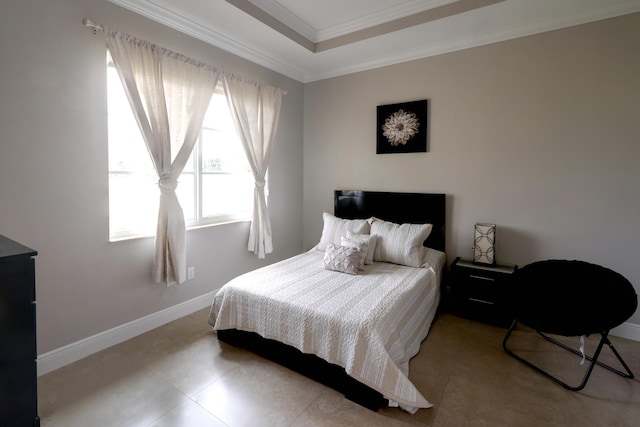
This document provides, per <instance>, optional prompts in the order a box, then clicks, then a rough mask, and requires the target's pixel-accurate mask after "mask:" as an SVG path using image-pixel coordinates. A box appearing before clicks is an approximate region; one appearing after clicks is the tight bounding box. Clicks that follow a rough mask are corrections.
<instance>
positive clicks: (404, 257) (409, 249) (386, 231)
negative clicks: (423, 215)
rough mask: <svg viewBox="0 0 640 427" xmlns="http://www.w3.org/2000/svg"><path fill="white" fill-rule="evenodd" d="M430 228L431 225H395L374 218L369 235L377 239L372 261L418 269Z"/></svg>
mask: <svg viewBox="0 0 640 427" xmlns="http://www.w3.org/2000/svg"><path fill="white" fill-rule="evenodd" d="M431 227H432V225H431V224H396V223H393V222H388V221H383V220H380V219H377V218H374V219H373V221H372V223H371V234H372V235H376V236H377V237H378V243H377V244H376V250H375V252H374V255H373V259H374V261H383V262H391V263H394V264H401V265H406V266H409V267H420V265H421V264H422V262H421V261H422V260H421V258H422V247H423V246H422V245H423V243H424V241H425V239H426V238H427V236H429V233H430V232H431Z"/></svg>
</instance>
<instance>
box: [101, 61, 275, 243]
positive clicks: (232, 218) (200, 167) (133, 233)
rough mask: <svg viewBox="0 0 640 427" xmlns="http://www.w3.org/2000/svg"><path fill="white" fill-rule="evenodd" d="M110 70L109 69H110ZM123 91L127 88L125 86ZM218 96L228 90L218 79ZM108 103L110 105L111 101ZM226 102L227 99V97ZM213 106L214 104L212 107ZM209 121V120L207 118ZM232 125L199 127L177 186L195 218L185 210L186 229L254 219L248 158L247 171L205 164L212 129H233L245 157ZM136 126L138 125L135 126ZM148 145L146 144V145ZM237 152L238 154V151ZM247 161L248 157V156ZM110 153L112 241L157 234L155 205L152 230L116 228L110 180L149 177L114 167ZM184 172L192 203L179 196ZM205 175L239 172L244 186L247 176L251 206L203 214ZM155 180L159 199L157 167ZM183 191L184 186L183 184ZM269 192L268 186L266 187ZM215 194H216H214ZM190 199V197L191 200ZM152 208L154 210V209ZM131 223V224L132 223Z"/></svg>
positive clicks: (252, 180)
mask: <svg viewBox="0 0 640 427" xmlns="http://www.w3.org/2000/svg"><path fill="white" fill-rule="evenodd" d="M108 67H113V64H111V63H110V62H109V63H108ZM107 71H109V70H107ZM114 71H115V69H114ZM110 81H111V79H109V78H107V85H109V82H110ZM117 81H118V84H120V85H121V84H122V83H121V82H120V79H119V78H118V79H117ZM122 90H124V89H122ZM215 96H223V97H226V95H225V93H224V88H223V86H222V83H221V82H220V81H219V82H218V83H217V85H216V88H215V90H214V93H213V95H212V103H213V99H214V98H213V97H215ZM107 97H109V90H107ZM108 105H109V104H108ZM225 105H226V99H225ZM127 108H128V109H129V111H130V107H129V104H128V103H127ZM209 108H211V106H210V107H209ZM107 113H109V108H107ZM131 114H132V117H133V112H131ZM107 116H108V120H112V119H113V118H112V116H111V114H107ZM229 119H230V120H232V119H231V116H229ZM205 122H206V120H205ZM226 125H227V126H228V125H229V123H226ZM230 125H231V129H232V131H229V130H227V131H225V129H224V126H218V127H215V126H214V127H211V126H210V123H203V126H202V128H201V129H200V132H199V135H198V138H197V140H196V143H195V144H194V147H193V151H192V153H191V155H190V157H189V160H188V161H187V164H186V165H185V168H184V170H183V171H182V173H181V174H180V176H179V177H178V188H177V189H176V193H177V195H178V199H179V200H180V204H181V206H182V209H183V212H185V211H186V212H191V211H192V210H193V217H190V215H187V214H186V213H185V227H186V229H187V230H192V229H197V228H203V227H210V226H216V225H223V224H229V223H235V222H247V221H251V220H252V217H253V187H252V186H253V183H254V179H253V174H252V172H251V169H250V167H248V161H246V165H247V166H246V168H245V169H246V170H245V171H244V172H229V171H205V167H204V164H203V163H204V162H203V159H204V154H203V151H204V140H203V131H213V132H222V134H223V135H224V134H227V135H229V132H233V137H232V138H231V140H233V141H236V142H237V144H238V148H239V150H241V152H242V153H241V154H242V156H243V158H245V157H246V155H245V153H244V148H243V147H242V142H241V141H240V138H239V136H238V135H237V134H236V132H235V127H233V123H232V122H231V123H230ZM136 129H137V127H136ZM137 130H138V132H140V130H139V129H137ZM109 138H110V135H109V136H108V137H107V144H108V147H109V150H110V149H111V144H110V142H111V140H110V139H109ZM225 141H229V139H227V138H225ZM140 142H141V143H142V144H144V141H143V139H142V136H141V135H140ZM145 148H146V147H145ZM236 154H237V153H236ZM245 160H246V159H245ZM149 161H151V159H150V158H149ZM111 166H112V165H111V156H109V161H108V166H107V169H108V177H109V195H108V199H109V200H108V202H109V241H111V242H115V241H122V240H129V239H136V238H145V237H153V236H154V235H155V224H156V223H155V221H156V220H157V205H155V206H156V207H155V209H153V208H150V209H149V212H148V214H149V215H150V218H153V221H154V226H153V228H152V229H151V228H150V229H149V230H145V231H142V230H140V229H138V228H136V227H135V226H133V227H131V226H130V227H120V228H118V229H114V225H113V224H112V222H111V209H112V203H113V200H112V191H113V188H112V183H111V179H112V176H113V175H128V174H131V175H134V174H141V175H140V176H143V177H145V178H144V179H146V178H147V177H149V174H145V173H144V171H142V170H140V171H136V170H117V169H112V167H111ZM184 175H191V176H192V177H193V185H192V189H191V191H190V192H192V194H191V196H192V198H193V206H189V207H187V206H185V205H184V202H185V201H184V200H182V199H181V197H180V193H181V192H180V189H181V188H180V186H181V184H183V183H182V182H181V178H182V177H183V176H184ZM206 175H238V183H239V185H244V184H242V183H241V180H243V179H248V180H249V182H250V183H251V187H252V188H251V191H249V190H248V192H247V195H246V200H243V203H244V204H247V205H248V208H247V209H246V210H244V209H243V210H239V211H238V210H232V209H228V210H226V211H224V212H221V213H219V214H214V215H208V216H205V214H204V206H205V201H206V200H205V196H206V195H205V192H204V187H205V186H204V176H206ZM152 179H153V180H154V184H153V188H155V189H156V190H157V196H156V197H157V200H159V198H160V191H159V189H158V187H157V180H158V177H157V173H156V172H155V170H154V171H153V178H152ZM151 188H152V187H151V186H150V187H149V189H150V190H151ZM183 190H184V187H183ZM265 190H266V191H267V189H265ZM211 197H214V196H211ZM189 201H190V202H191V200H189ZM152 210H153V212H151V211H152ZM129 225H131V224H129Z"/></svg>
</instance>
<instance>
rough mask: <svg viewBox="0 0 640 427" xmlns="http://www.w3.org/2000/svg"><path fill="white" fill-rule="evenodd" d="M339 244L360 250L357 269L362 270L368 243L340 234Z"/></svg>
mask: <svg viewBox="0 0 640 427" xmlns="http://www.w3.org/2000/svg"><path fill="white" fill-rule="evenodd" d="M340 246H347V247H350V248H356V249H358V250H360V262H359V264H358V270H360V271H362V270H364V259H365V258H366V257H367V248H368V247H369V245H368V243H366V242H362V241H359V240H355V239H350V238H348V237H345V236H342V237H341V238H340Z"/></svg>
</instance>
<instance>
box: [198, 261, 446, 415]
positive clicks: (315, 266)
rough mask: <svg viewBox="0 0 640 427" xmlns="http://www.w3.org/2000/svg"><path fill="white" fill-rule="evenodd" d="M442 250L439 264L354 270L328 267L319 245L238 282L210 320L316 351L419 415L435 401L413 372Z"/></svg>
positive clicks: (433, 302)
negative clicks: (413, 379)
mask: <svg viewBox="0 0 640 427" xmlns="http://www.w3.org/2000/svg"><path fill="white" fill-rule="evenodd" d="M434 252H435V251H434ZM437 254H441V256H439V255H437ZM437 254H436V255H435V257H434V256H432V257H431V261H430V265H433V266H434V267H433V268H431V267H428V266H427V267H425V268H412V267H405V266H400V265H395V264H389V263H383V262H375V263H373V264H372V265H368V266H367V267H366V268H365V271H362V272H360V274H358V275H356V276H352V275H348V274H344V273H338V272H335V271H329V270H325V269H324V268H323V263H322V258H323V256H324V252H321V251H316V250H311V251H309V252H306V253H303V254H301V255H298V256H294V257H292V258H289V259H286V260H284V261H281V262H278V263H275V264H272V265H270V266H267V267H264V268H261V269H258V270H255V271H252V272H249V273H247V274H244V275H242V276H239V277H237V278H235V279H233V280H231V281H230V282H229V283H227V284H226V285H225V286H223V287H222V288H221V289H220V291H219V292H218V293H217V295H216V296H215V298H214V301H213V305H212V307H211V313H210V316H209V323H210V324H211V325H212V326H213V327H214V329H216V330H220V329H233V328H235V329H239V330H244V331H250V332H256V333H258V334H260V335H261V336H262V337H264V338H270V339H274V340H277V341H280V342H283V343H285V344H288V345H290V346H293V347H295V348H297V349H298V350H300V351H302V352H304V353H312V354H315V355H317V356H319V357H321V358H322V359H324V360H326V361H328V362H330V363H333V364H336V365H339V366H341V367H343V368H344V369H345V371H346V372H347V373H348V374H349V375H350V376H351V377H353V378H355V379H357V380H358V381H360V382H362V383H364V384H366V385H368V386H369V387H371V388H373V389H374V390H377V391H379V392H380V393H382V394H383V395H384V396H385V397H386V398H387V399H391V400H394V401H396V402H398V403H399V404H400V406H401V407H402V408H403V409H405V410H407V411H409V412H412V413H414V412H415V411H417V409H418V408H429V407H431V406H433V405H432V404H431V403H429V402H428V401H427V400H426V399H425V398H424V397H423V396H422V394H420V392H419V391H418V390H417V389H416V387H415V386H414V385H413V384H412V383H411V381H410V380H409V378H408V375H409V359H410V358H411V357H413V356H415V355H416V354H417V353H418V351H419V350H420V343H421V342H422V340H424V338H425V337H426V336H427V333H428V332H429V328H430V327H431V322H432V320H433V318H434V316H435V311H436V309H437V305H438V302H439V297H440V291H439V289H440V286H439V279H440V278H439V274H436V271H438V272H439V271H441V270H440V267H441V265H442V263H443V262H444V254H442V253H439V252H438V253H437Z"/></svg>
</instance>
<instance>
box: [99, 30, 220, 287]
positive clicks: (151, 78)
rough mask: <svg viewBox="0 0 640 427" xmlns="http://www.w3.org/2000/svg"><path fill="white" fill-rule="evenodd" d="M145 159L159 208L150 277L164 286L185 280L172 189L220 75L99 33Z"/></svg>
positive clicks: (181, 231)
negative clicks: (148, 160)
mask: <svg viewBox="0 0 640 427" xmlns="http://www.w3.org/2000/svg"><path fill="white" fill-rule="evenodd" d="M105 36H106V40H107V47H108V49H109V52H110V54H111V57H112V59H113V63H114V66H115V68H116V70H117V71H118V75H119V76H120V80H121V81H122V85H123V86H124V88H125V92H126V94H127V98H128V99H129V103H130V104H131V108H132V110H133V112H134V116H135V118H136V121H137V123H138V126H139V127H140V131H141V133H142V136H143V139H144V141H145V144H146V146H147V149H148V150H149V155H150V156H151V160H152V162H153V165H154V167H155V170H156V172H157V174H158V187H159V189H160V207H159V210H158V225H157V229H156V237H155V249H154V256H153V278H154V280H155V281H156V282H157V283H165V284H166V285H167V286H170V285H173V284H177V283H182V282H184V281H185V280H186V278H187V262H186V257H187V255H186V227H185V220H184V213H183V211H182V207H181V206H180V202H179V201H178V197H177V195H176V192H175V190H176V188H177V186H178V181H177V178H178V177H179V176H180V174H181V173H182V170H183V169H184V167H185V164H186V162H187V160H188V159H189V156H190V154H191V151H192V149H193V146H194V144H195V142H196V140H197V138H198V135H199V133H200V129H201V128H202V122H203V120H204V116H205V113H206V111H207V107H208V106H209V102H210V100H211V96H212V95H213V91H214V89H215V86H216V84H217V82H218V78H219V75H220V73H219V72H218V71H217V70H216V69H215V68H214V67H211V66H208V65H206V64H203V63H199V62H197V61H194V60H192V59H189V58H187V57H185V56H182V55H180V54H177V53H175V52H171V51H169V50H166V49H162V48H160V47H158V46H155V45H152V44H150V43H148V42H146V41H143V40H138V39H135V38H133V37H131V36H129V35H127V34H123V33H119V32H117V31H110V30H108V31H105Z"/></svg>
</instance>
